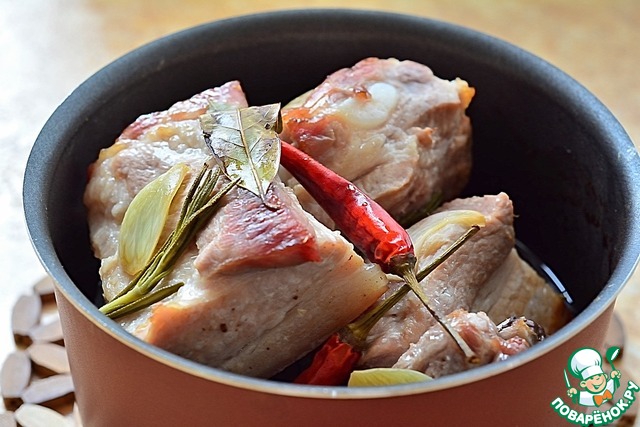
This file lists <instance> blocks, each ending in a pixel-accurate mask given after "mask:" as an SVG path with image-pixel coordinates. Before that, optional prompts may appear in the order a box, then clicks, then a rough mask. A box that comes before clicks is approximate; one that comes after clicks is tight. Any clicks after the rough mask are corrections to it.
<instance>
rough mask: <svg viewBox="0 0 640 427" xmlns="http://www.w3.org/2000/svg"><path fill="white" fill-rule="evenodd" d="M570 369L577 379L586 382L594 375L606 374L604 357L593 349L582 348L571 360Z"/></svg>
mask: <svg viewBox="0 0 640 427" xmlns="http://www.w3.org/2000/svg"><path fill="white" fill-rule="evenodd" d="M569 369H571V373H572V374H573V376H574V377H576V378H582V379H583V380H586V379H587V378H590V377H592V376H594V375H598V374H604V372H603V370H602V356H600V353H598V352H597V351H595V350H594V349H592V348H582V349H580V350H578V351H576V352H575V353H573V356H571V359H569Z"/></svg>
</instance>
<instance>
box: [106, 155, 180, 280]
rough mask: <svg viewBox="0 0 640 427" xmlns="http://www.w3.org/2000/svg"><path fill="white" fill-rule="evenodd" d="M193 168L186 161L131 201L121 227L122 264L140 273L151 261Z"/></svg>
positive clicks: (128, 270)
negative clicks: (170, 213) (177, 197)
mask: <svg viewBox="0 0 640 427" xmlns="http://www.w3.org/2000/svg"><path fill="white" fill-rule="evenodd" d="M188 171H189V167H188V166H187V165H185V164H183V163H180V164H177V165H174V166H173V167H172V168H171V169H169V170H168V171H166V172H165V173H163V174H162V175H160V176H159V177H157V178H156V179H154V180H153V181H151V182H150V183H148V184H147V185H146V186H145V187H144V188H143V189H142V190H140V192H139V193H138V194H136V196H135V197H134V198H133V200H132V201H131V204H129V207H128V208H127V212H125V214H124V219H123V220H122V225H121V227H120V244H119V248H118V253H119V257H120V261H121V262H122V267H123V268H124V270H125V271H126V272H127V273H129V274H131V275H134V274H137V273H138V272H140V271H141V270H142V269H143V268H144V266H145V265H147V263H148V262H149V260H150V259H151V257H152V256H153V253H154V251H155V248H156V246H157V245H158V240H159V239H160V235H161V234H162V230H163V228H164V225H165V222H166V221H167V216H168V215H169V208H170V207H171V202H172V201H173V198H174V197H175V195H176V193H177V192H178V189H179V188H180V184H182V181H183V180H184V177H185V175H186V174H187V172H188Z"/></svg>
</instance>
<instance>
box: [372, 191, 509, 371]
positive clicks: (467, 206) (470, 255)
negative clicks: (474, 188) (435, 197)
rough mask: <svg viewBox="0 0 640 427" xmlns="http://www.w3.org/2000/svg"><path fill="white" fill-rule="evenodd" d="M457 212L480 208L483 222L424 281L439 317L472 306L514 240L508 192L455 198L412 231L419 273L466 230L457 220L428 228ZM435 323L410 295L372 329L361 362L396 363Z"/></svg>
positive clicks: (383, 365) (375, 364) (381, 364)
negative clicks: (436, 228) (434, 230)
mask: <svg viewBox="0 0 640 427" xmlns="http://www.w3.org/2000/svg"><path fill="white" fill-rule="evenodd" d="M459 210H472V211H477V212H480V213H481V214H482V215H483V216H484V220H485V226H484V227H483V228H481V229H480V231H479V232H478V233H476V235H474V236H473V237H472V238H471V239H470V240H469V241H468V242H466V243H465V244H464V245H463V246H462V247H461V248H460V249H459V250H458V251H457V252H456V253H455V254H453V255H452V256H451V257H450V258H449V259H448V260H447V261H446V262H444V263H443V264H442V265H441V266H439V267H438V268H437V269H435V270H434V271H433V272H432V273H431V274H430V275H428V276H427V277H426V278H425V279H423V280H422V281H421V282H420V285H421V286H422V288H423V289H424V291H425V293H426V295H427V297H428V298H429V300H430V301H431V304H432V307H433V308H434V310H435V311H436V313H438V314H439V315H441V316H446V315H447V314H449V313H451V312H452V311H454V310H456V309H465V310H468V309H469V308H470V307H471V305H472V303H473V301H474V299H475V297H476V295H477V294H478V292H479V291H480V288H481V287H482V285H483V284H484V283H485V282H486V280H487V279H488V278H489V277H490V276H491V274H492V272H493V271H495V270H496V269H497V268H498V267H499V266H500V265H501V264H502V262H503V261H504V259H505V258H506V257H507V255H508V254H509V252H510V251H511V249H512V248H513V245H514V242H515V239H514V231H513V206H512V203H511V200H510V199H509V197H508V196H507V195H506V194H504V193H500V194H498V195H495V196H484V197H472V198H467V199H456V200H453V201H451V202H449V203H446V204H445V205H443V206H442V208H441V209H440V210H439V211H438V212H437V213H435V214H433V215H431V216H428V217H427V218H425V219H423V220H422V221H420V222H418V223H416V224H415V225H413V226H412V227H410V228H409V229H408V232H409V235H410V236H411V239H412V240H413V242H414V245H415V251H416V256H417V257H418V266H417V270H418V271H420V270H421V269H422V268H424V267H426V266H427V265H428V264H429V263H430V262H431V261H432V260H433V259H435V258H436V257H437V256H439V255H440V254H441V253H442V252H443V251H444V250H445V249H446V248H447V247H449V246H450V245H451V244H452V243H453V242H454V241H455V240H456V239H458V238H459V237H460V236H461V235H462V234H463V233H464V232H465V231H466V228H465V227H463V226H460V225H458V224H456V223H455V222H453V223H451V224H447V225H445V226H442V227H440V228H439V230H438V231H436V232H431V231H430V230H432V229H433V228H434V227H435V226H436V224H438V222H440V221H443V220H444V219H445V218H446V216H447V215H449V214H450V213H451V212H455V211H459ZM425 233H427V234H428V236H425V235H424V234H425ZM391 291H392V290H390V291H389V292H388V293H387V294H385V295H389V293H390V292H391ZM434 324H435V320H434V319H433V317H431V315H430V314H429V312H428V311H427V310H426V308H425V307H424V306H423V305H422V303H421V302H420V300H419V299H418V298H417V297H416V296H415V295H414V294H413V293H410V294H408V295H407V296H406V297H405V298H403V299H402V300H401V301H400V302H399V303H398V304H396V305H395V306H394V308H393V309H391V310H390V311H389V312H388V313H387V314H386V315H385V316H384V317H383V318H382V319H381V320H380V321H378V323H377V324H376V326H375V327H374V328H373V329H372V330H371V333H370V334H369V338H368V346H367V350H366V351H365V352H364V354H363V357H362V361H361V364H362V366H369V367H374V366H377V367H389V366H392V365H393V364H394V363H395V362H396V361H397V360H398V358H399V357H400V355H402V353H404V352H405V351H406V350H407V349H408V348H409V345H410V344H411V343H415V342H417V341H418V339H419V338H420V337H421V336H422V334H424V333H425V332H426V331H427V330H428V329H429V328H430V327H431V326H433V325H434Z"/></svg>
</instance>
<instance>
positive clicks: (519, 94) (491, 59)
mask: <svg viewBox="0 0 640 427" xmlns="http://www.w3.org/2000/svg"><path fill="white" fill-rule="evenodd" d="M368 56H378V57H396V58H399V59H413V60H416V61H419V62H422V63H424V64H427V65H428V66H430V67H431V68H432V69H433V70H434V72H435V73H436V75H438V76H440V77H443V78H449V79H451V78H455V77H461V78H463V79H465V80H467V81H468V82H469V83H470V84H471V85H472V86H474V87H475V88H476V89H477V93H476V97H475V99H474V100H473V102H472V105H471V107H470V109H469V114H470V116H471V118H472V123H473V128H474V159H475V165H474V171H473V176H472V179H471V183H470V185H469V186H468V188H467V190H466V191H465V193H466V194H467V195H472V194H485V193H496V192H499V191H505V192H507V193H508V194H509V195H510V196H511V198H512V199H513V200H514V203H515V207H516V211H517V214H518V218H517V222H516V232H517V236H518V238H519V239H520V240H521V241H522V242H524V243H525V244H526V245H527V246H528V247H529V248H531V249H532V251H533V252H535V253H536V254H537V255H538V256H539V257H540V258H541V259H543V260H544V261H545V262H546V263H547V264H548V265H549V266H550V267H551V268H552V269H553V271H554V272H555V273H556V274H557V275H558V276H559V278H560V280H561V281H562V282H563V283H564V285H565V286H566V287H567V289H568V291H569V293H570V294H571V296H572V297H573V298H574V299H575V308H576V309H577V310H578V311H579V312H582V314H581V315H580V316H578V318H577V319H576V320H574V322H572V324H575V323H576V322H577V326H573V327H571V325H570V327H569V328H567V329H568V330H567V332H563V331H561V333H560V335H561V334H562V333H566V334H570V333H575V332H576V331H577V330H579V329H580V328H581V326H582V325H580V322H581V320H580V319H581V317H584V319H585V321H586V320H587V319H592V318H593V317H594V316H595V313H596V312H600V311H601V310H602V309H603V307H604V306H606V305H608V304H610V303H611V302H613V299H614V298H615V295H616V294H617V293H618V292H619V290H620V289H621V287H622V285H623V284H624V283H625V281H626V280H627V279H628V276H629V275H630V274H631V272H632V269H633V266H634V264H635V262H636V260H637V257H638V252H639V248H640V241H639V240H640V232H639V222H640V221H639V212H640V201H639V197H640V196H639V193H640V190H639V187H640V185H639V184H640V181H639V171H640V161H639V160H638V154H637V152H636V151H635V148H634V146H633V144H632V143H631V141H630V140H629V138H628V136H627V135H626V133H625V132H624V130H623V129H622V127H621V126H620V125H619V123H618V122H617V121H616V119H615V118H614V117H613V116H612V115H611V114H610V113H609V111H608V110H607V109H606V108H605V107H604V106H603V105H602V104H601V103H600V102H599V101H598V100H596V99H595V98H594V97H593V96H592V95H591V94H590V93H589V92H588V91H587V90H585V89H584V88H583V87H581V86H580V85H579V84H577V83H576V82H575V81H573V80H572V79H571V78H569V77H568V76H566V75H565V74H563V73H562V72H561V71H559V70H557V69H556V68H554V67H553V66H551V65H549V64H547V63H545V62H544V61H542V60H540V59H539V58H536V57H535V56H533V55H530V54H528V53H526V52H523V51H522V50H520V49H518V48H515V47H513V46H511V45H509V44H507V43H503V42H500V41H498V40H495V39H493V38H491V37H488V36H485V35H482V34H479V33H476V32H473V31H470V30H467V29H463V28H459V27H456V26H452V25H449V24H445V23H441V22H435V21H429V20H426V19H421V18H415V17H408V16H399V15H398V16H391V15H388V14H380V13H374V12H363V11H345V10H343V11H340V12H339V13H336V12H335V11H322V10H309V11H291V12H278V13H274V14H265V15H257V16H249V17H241V18H236V19H230V20H225V21H220V22H215V23H212V24H208V25H203V26H200V27H197V28H194V29H190V30H187V31H185V32H181V33H178V34H175V35H172V36H169V37H167V38H164V39H161V40H159V41H156V42H153V43H151V44H150V45H147V46H144V47H143V48H140V49H138V50H136V51H134V52H132V53H130V54H129V55H126V56H125V57H123V58H121V59H119V60H117V61H115V62H114V63H112V64H110V65H109V66H107V67H106V68H104V69H103V70H101V71H100V72H98V73H97V74H96V75H94V76H92V77H91V78H90V79H88V80H87V81H86V82H85V83H84V84H83V85H81V86H80V87H79V88H78V89H77V90H76V91H75V92H73V93H72V94H71V96H69V98H68V99H67V100H66V101H65V102H64V103H63V104H62V105H61V106H60V107H59V108H58V109H57V110H56V111H55V113H54V114H53V116H52V117H51V119H50V120H49V121H48V122H47V124H46V126H45V127H44V129H43V130H42V133H41V134H40V135H39V137H38V139H37V141H36V143H35V145H34V147H33V151H32V154H31V157H30V159H29V162H28V165H27V171H26V175H25V186H24V203H25V211H26V218H27V224H28V227H29V231H30V234H31V237H32V239H33V242H34V246H35V248H36V250H37V252H38V254H39V256H40V257H41V259H42V262H43V263H44V265H45V267H46V268H47V269H48V270H49V272H50V273H51V274H52V275H53V276H54V277H55V278H56V279H57V281H58V282H59V283H60V284H61V286H63V287H65V288H66V289H67V291H68V292H69V293H70V295H72V296H74V295H76V294H77V290H75V288H74V287H73V286H74V285H73V284H75V285H77V287H78V288H79V289H80V291H81V292H82V294H84V296H85V297H86V300H85V299H83V298H82V297H81V296H79V293H78V294H77V295H78V296H79V301H80V303H81V304H84V305H85V306H86V307H87V309H88V310H90V311H91V310H93V308H92V307H91V302H92V301H95V300H96V298H97V297H98V296H99V293H100V285H99V278H98V262H97V261H96V260H95V258H94V257H93V254H92V252H91V246H90V244H89V239H88V231H87V224H86V217H85V209H84V207H83V204H82V194H83V191H84V186H85V182H86V174H87V167H88V165H89V164H90V163H92V162H93V161H94V160H95V159H96V158H97V155H98V151H99V150H100V149H101V148H104V147H107V146H109V145H111V144H112V143H113V141H114V139H115V138H116V137H117V136H118V135H119V133H120V132H121V131H122V130H123V128H124V127H126V126H127V125H128V124H129V123H130V122H132V121H133V120H134V119H135V118H136V117H137V116H139V115H140V114H144V113H148V112H151V111H155V110H161V109H165V108H167V107H168V106H169V105H171V104H172V103H174V102H175V101H178V100H181V99H185V98H188V97H190V96H191V95H193V94H194V93H196V92H199V91H202V90H204V89H206V88H209V87H214V86H217V85H220V84H222V83H224V82H226V81H228V80H232V79H238V80H240V81H241V82H242V85H243V87H244V89H245V92H246V93H247V96H248V98H249V101H250V103H252V104H256V105H257V104H263V103H271V102H278V101H282V102H286V101H287V100H289V99H290V98H292V97H294V96H296V95H298V94H300V93H302V92H303V91H306V90H307V89H309V88H311V87H313V86H315V85H316V84H318V83H319V82H321V81H322V80H323V78H324V77H325V76H326V75H327V74H328V73H330V72H332V71H334V70H336V69H338V68H340V67H345V66H350V65H352V64H354V63H355V62H356V61H358V60H360V59H362V58H365V57H368ZM72 282H73V283H72ZM598 295H600V296H601V298H599V299H598V302H597V303H594V299H595V298H596V296H598ZM543 345H544V343H543Z"/></svg>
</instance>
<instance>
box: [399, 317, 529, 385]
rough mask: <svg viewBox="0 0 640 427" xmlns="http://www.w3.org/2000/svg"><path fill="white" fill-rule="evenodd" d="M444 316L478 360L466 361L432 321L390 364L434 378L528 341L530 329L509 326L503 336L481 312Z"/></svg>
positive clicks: (496, 357)
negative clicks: (507, 333) (418, 337)
mask: <svg viewBox="0 0 640 427" xmlns="http://www.w3.org/2000/svg"><path fill="white" fill-rule="evenodd" d="M446 318H447V321H448V322H449V324H450V325H451V326H452V327H453V328H454V329H455V330H456V331H458V333H459V334H460V336H461V337H462V338H463V339H464V340H465V341H466V342H467V344H469V347H471V349H472V350H473V351H474V352H475V354H476V355H477V356H478V358H479V363H474V364H472V363H469V362H468V361H467V360H466V358H465V356H464V353H462V352H461V351H460V349H459V348H458V346H457V345H456V343H455V342H454V341H453V340H452V339H451V337H450V336H449V335H448V334H447V333H446V332H445V331H444V330H443V329H442V326H440V325H435V326H433V327H432V328H430V329H429V330H428V331H426V332H425V333H424V334H423V335H422V336H421V337H420V339H419V340H418V341H417V342H416V343H414V344H411V345H410V347H409V349H408V350H407V351H406V352H405V353H404V354H403V355H402V356H400V358H399V359H398V361H397V362H396V363H395V364H394V365H393V367H394V368H403V369H413V370H416V371H420V372H424V373H426V374H427V375H430V376H431V377H433V378H438V377H441V376H444V375H449V374H453V373H455V372H461V371H465V370H467V369H471V368H474V367H476V366H480V365H486V364H488V363H491V362H494V361H498V360H504V359H506V358H508V357H509V356H512V355H514V354H517V353H520V352H522V351H524V350H526V349H528V348H529V347H531V345H532V344H531V335H532V332H531V331H530V330H527V329H528V328H526V325H525V328H520V329H516V328H515V327H512V329H510V331H509V332H510V335H509V336H507V337H503V336H501V334H500V331H499V330H498V328H497V327H496V325H495V324H494V323H493V322H492V321H491V319H489V317H488V316H487V315H486V314H485V313H482V312H480V313H468V312H467V311H465V310H462V309H459V310H455V311H453V312H451V313H450V314H448V315H447V317H446ZM520 326H522V325H520ZM514 331H517V333H516V332H514Z"/></svg>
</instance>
